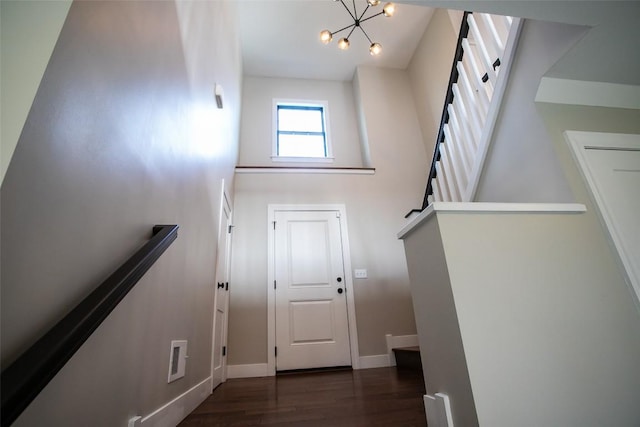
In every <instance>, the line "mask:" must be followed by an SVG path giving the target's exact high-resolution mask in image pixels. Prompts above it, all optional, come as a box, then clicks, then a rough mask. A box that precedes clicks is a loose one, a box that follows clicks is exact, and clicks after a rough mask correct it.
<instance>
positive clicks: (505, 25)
mask: <svg viewBox="0 0 640 427" xmlns="http://www.w3.org/2000/svg"><path fill="white" fill-rule="evenodd" d="M520 27H521V20H520V19H518V18H512V17H509V16H498V15H489V14H486V13H471V12H465V13H464V17H463V21H462V25H461V28H460V33H459V36H458V45H457V48H456V54H455V58H454V61H453V65H452V69H451V76H450V79H449V87H448V90H447V95H446V98H445V104H444V108H443V112H442V118H441V122H440V129H439V132H438V136H437V140H436V145H435V149H434V155H433V161H432V164H431V169H430V173H429V179H428V182H427V189H426V191H425V196H424V200H423V205H422V210H424V209H425V208H426V207H427V206H428V205H429V204H431V203H433V202H469V201H472V200H473V197H474V195H475V192H476V189H477V186H478V181H479V178H480V174H481V172H482V165H483V163H484V160H485V157H486V154H487V151H488V148H489V142H490V140H491V137H492V133H493V129H494V125H495V122H496V119H497V117H498V113H499V109H500V104H501V102H502V97H503V94H504V91H505V88H506V85H507V80H508V75H509V71H510V67H511V63H512V59H513V56H514V52H515V47H516V44H517V40H518V36H519V33H520Z"/></svg>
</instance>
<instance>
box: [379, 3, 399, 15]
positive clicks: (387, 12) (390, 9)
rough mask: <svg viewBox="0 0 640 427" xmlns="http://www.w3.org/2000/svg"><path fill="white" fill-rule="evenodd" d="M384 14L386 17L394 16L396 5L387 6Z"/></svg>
mask: <svg viewBox="0 0 640 427" xmlns="http://www.w3.org/2000/svg"><path fill="white" fill-rule="evenodd" d="M382 13H384V16H393V14H394V13H396V5H395V4H393V3H387V4H385V5H384V7H383V8H382Z"/></svg>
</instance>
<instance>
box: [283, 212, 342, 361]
mask: <svg viewBox="0 0 640 427" xmlns="http://www.w3.org/2000/svg"><path fill="white" fill-rule="evenodd" d="M275 220H276V231H275V255H276V256H275V278H276V283H277V286H276V298H275V300H276V310H275V311H276V346H277V348H278V355H277V361H276V369H277V370H289V369H304V368H320V367H329V366H345V365H351V351H350V347H349V328H348V318H347V305H346V294H345V292H344V290H345V286H344V281H343V277H344V266H343V254H342V243H341V234H340V218H339V215H338V212H336V211H315V212H314V211H278V212H276V215H275Z"/></svg>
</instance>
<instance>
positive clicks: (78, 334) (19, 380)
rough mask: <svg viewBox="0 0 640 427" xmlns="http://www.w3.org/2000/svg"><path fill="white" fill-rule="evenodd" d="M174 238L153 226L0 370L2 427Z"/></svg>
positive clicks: (172, 231) (170, 228) (169, 228)
mask: <svg viewBox="0 0 640 427" xmlns="http://www.w3.org/2000/svg"><path fill="white" fill-rule="evenodd" d="M177 237H178V226H177V225H156V226H155V227H153V234H152V238H151V239H150V240H149V241H148V242H147V243H146V244H145V245H144V246H143V247H142V248H140V249H139V250H138V251H137V252H136V253H135V254H133V256H131V258H129V259H128V260H127V261H126V262H125V263H124V264H122V266H120V268H118V269H117V270H116V271H115V272H114V273H113V274H111V276H109V277H108V278H107V279H106V280H105V281H104V282H102V284H100V285H99V286H98V287H97V288H96V289H94V290H93V292H91V294H89V295H88V296H87V297H86V298H85V299H84V300H82V302H80V304H78V305H77V306H76V307H75V308H74V309H73V310H71V312H69V313H68V314H67V315H66V316H65V317H64V318H63V319H62V320H60V321H59V322H58V323H57V324H56V325H55V326H53V327H52V328H51V329H50V330H49V331H48V332H47V333H46V334H44V336H42V337H41V338H40V339H39V340H38V341H36V343H35V344H33V345H32V346H31V347H30V348H29V349H28V350H26V351H25V352H24V353H23V354H22V355H21V356H20V357H19V358H18V359H16V360H15V361H14V362H13V363H12V364H11V365H10V366H8V367H7V368H6V369H5V370H3V371H2V374H1V376H0V383H1V384H0V387H1V392H2V397H1V400H2V408H1V416H0V418H1V425H2V427H5V426H9V425H11V423H13V422H14V421H15V419H16V418H18V416H19V415H20V414H21V413H22V411H24V409H25V408H26V407H27V406H28V405H29V404H30V403H31V401H33V399H35V397H36V396H37V395H38V394H39V393H40V392H41V391H42V389H43V388H44V387H45V386H46V385H47V384H48V383H49V381H51V379H53V377H54V376H55V375H56V374H57V373H58V371H60V369H62V367H63V366H64V365H65V364H66V363H67V361H69V359H71V357H72V356H73V355H74V354H75V352H76V351H77V350H78V349H79V348H80V347H81V346H82V344H83V343H84V342H85V341H86V340H87V339H88V338H89V337H90V336H91V334H92V333H93V332H94V331H95V330H96V329H97V328H98V326H100V324H101V323H102V322H103V321H104V320H105V319H106V317H107V316H108V315H109V313H111V311H113V309H114V308H116V306H117V305H118V303H119V302H120V301H121V300H122V299H123V298H124V297H125V296H126V295H127V293H128V292H129V291H130V290H131V289H132V288H133V287H134V286H135V284H136V283H137V282H138V281H139V280H140V279H141V278H142V276H143V275H144V274H145V273H146V272H147V270H149V268H151V266H152V265H153V264H154V263H155V262H156V260H157V259H158V258H159V257H160V255H162V254H163V252H164V251H165V250H166V249H167V248H168V247H169V246H170V245H171V243H173V241H174V240H176V238H177Z"/></svg>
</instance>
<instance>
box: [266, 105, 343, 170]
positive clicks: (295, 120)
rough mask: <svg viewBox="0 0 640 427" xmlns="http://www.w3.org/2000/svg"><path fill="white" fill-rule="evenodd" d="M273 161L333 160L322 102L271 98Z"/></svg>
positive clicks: (325, 108)
mask: <svg viewBox="0 0 640 427" xmlns="http://www.w3.org/2000/svg"><path fill="white" fill-rule="evenodd" d="M274 107H275V108H274V110H275V111H274V122H275V123H274V125H275V126H274V128H275V136H274V147H273V160H276V161H278V160H279V161H283V160H284V161H332V157H331V146H330V144H329V138H328V132H327V125H326V123H327V117H326V116H327V105H326V103H325V102H315V103H303V102H295V101H293V102H283V101H274Z"/></svg>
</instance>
